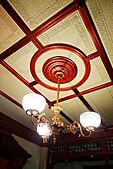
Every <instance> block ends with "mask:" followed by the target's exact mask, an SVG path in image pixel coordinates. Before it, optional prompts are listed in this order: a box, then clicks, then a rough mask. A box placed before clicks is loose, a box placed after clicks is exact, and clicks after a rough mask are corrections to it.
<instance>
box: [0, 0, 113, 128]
mask: <svg viewBox="0 0 113 169" xmlns="http://www.w3.org/2000/svg"><path fill="white" fill-rule="evenodd" d="M112 16H113V1H112V0H109V1H108V0H96V1H91V0H86V1H83V0H73V1H71V0H43V1H41V0H38V1H36V0H32V1H30V0H18V2H17V1H16V0H2V1H1V6H0V32H1V38H0V53H1V56H0V63H1V65H0V89H1V101H0V111H1V112H2V113H4V114H6V115H7V116H10V117H11V118H13V119H15V120H16V121H18V122H20V123H22V124H23V125H25V126H27V127H29V128H31V129H33V130H35V129H36V128H35V127H34V126H33V125H32V123H31V119H30V117H28V116H27V115H26V113H25V112H24V110H23V109H22V106H21V102H22V98H23V96H24V95H25V94H27V93H30V92H35V93H39V94H41V95H43V96H44V97H45V98H46V101H47V106H46V109H45V110H44V111H45V113H46V115H47V117H48V118H49V119H50V118H51V117H52V116H53V113H52V111H51V109H50V107H51V105H53V104H54V103H55V100H56V88H57V84H56V83H54V82H51V81H50V80H49V79H48V78H49V77H50V76H49V75H50V72H49V73H48V72H46V73H44V69H45V68H44V67H43V65H44V63H45V62H46V63H47V62H48V60H50V58H52V59H53V57H57V56H60V57H66V58H69V60H71V62H72V63H74V65H75V69H73V67H72V68H69V70H70V71H69V72H68V74H69V77H70V78H71V77H72V76H73V74H74V76H73V78H71V80H70V81H69V82H67V80H66V82H67V83H63V84H61V92H60V99H59V101H60V105H61V106H62V108H63V109H62V112H61V118H62V120H63V121H64V122H65V123H69V122H72V121H73V120H78V121H79V116H80V114H81V113H83V112H85V111H96V112H98V113H99V114H100V115H101V117H102V126H104V127H105V126H111V125H113V115H112V114H113V71H112V65H113V45H112V44H113V20H112ZM56 64H57V62H56ZM50 68H51V67H50ZM49 71H51V70H49ZM45 74H46V75H45ZM51 79H52V78H51Z"/></svg>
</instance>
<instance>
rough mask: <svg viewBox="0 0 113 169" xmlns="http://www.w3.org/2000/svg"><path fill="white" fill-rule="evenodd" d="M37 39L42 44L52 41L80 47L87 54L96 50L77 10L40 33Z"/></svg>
mask: <svg viewBox="0 0 113 169" xmlns="http://www.w3.org/2000/svg"><path fill="white" fill-rule="evenodd" d="M73 35H74V36H73ZM38 39H39V40H40V41H41V42H42V43H43V44H44V45H47V44H52V43H65V44H70V45H73V46H75V47H77V48H79V49H81V50H82V51H83V52H84V53H85V54H87V55H88V54H90V53H92V52H95V51H96V48H95V46H94V44H93V42H92V40H91V38H90V36H89V33H88V31H87V30H86V28H85V25H84V23H83V21H82V19H81V17H80V15H79V13H78V12H74V13H73V14H71V15H70V16H68V17H67V18H65V19H64V20H63V21H61V22H59V23H58V24H56V25H55V26H53V27H52V28H50V29H49V30H47V31H46V32H44V33H42V34H41V35H40V36H39V37H38Z"/></svg>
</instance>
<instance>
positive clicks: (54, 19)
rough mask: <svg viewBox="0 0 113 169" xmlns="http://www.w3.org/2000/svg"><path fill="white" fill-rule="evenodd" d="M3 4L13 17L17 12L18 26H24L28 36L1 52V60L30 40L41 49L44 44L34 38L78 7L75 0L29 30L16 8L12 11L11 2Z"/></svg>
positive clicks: (16, 20) (23, 28)
mask: <svg viewBox="0 0 113 169" xmlns="http://www.w3.org/2000/svg"><path fill="white" fill-rule="evenodd" d="M7 4H8V5H7ZM3 6H4V8H6V10H8V11H10V10H11V12H10V15H11V17H13V16H12V15H13V12H14V13H15V16H17V19H16V17H14V19H15V22H17V24H18V26H20V27H21V28H22V30H23V31H25V33H26V34H27V35H28V36H26V37H25V38H23V39H21V40H20V41H19V42H17V43H16V44H14V45H13V46H12V47H10V48H9V49H7V50H6V51H5V52H3V53H2V54H1V57H0V60H1V61H2V60H4V59H6V58H7V57H8V56H10V55H11V54H13V53H14V52H16V51H17V50H18V49H20V48H21V47H23V46H24V45H26V44H27V43H29V42H30V41H33V43H34V44H35V46H38V48H39V49H41V48H42V45H41V44H40V42H39V41H37V43H36V42H34V39H33V38H37V36H39V35H40V34H42V33H43V32H45V31H46V30H48V29H49V28H51V27H52V26H54V25H55V24H57V23H58V22H60V21H61V20H63V19H64V18H65V17H67V16H68V15H70V14H71V13H73V12H74V11H76V10H77V9H78V7H77V6H76V4H75V3H74V2H72V3H71V4H69V5H68V6H67V7H65V8H64V9H62V10H61V11H60V12H58V13H57V14H56V15H54V16H53V17H51V18H50V19H49V20H47V21H46V22H44V23H43V24H42V25H40V26H39V27H38V28H36V29H35V30H34V31H31V32H29V31H28V30H27V27H26V25H25V24H23V22H20V20H21V18H20V17H19V16H18V15H17V14H16V12H15V11H14V9H13V12H12V8H10V5H9V3H8V2H4V1H3ZM6 6H8V7H6ZM7 8H8V9H7ZM18 20H19V21H18ZM24 26H25V27H24ZM28 29H29V28H28ZM29 33H30V35H29ZM38 42H39V43H38Z"/></svg>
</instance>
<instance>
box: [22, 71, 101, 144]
mask: <svg viewBox="0 0 113 169" xmlns="http://www.w3.org/2000/svg"><path fill="white" fill-rule="evenodd" d="M54 75H55V78H56V80H57V82H58V88H57V99H56V104H54V106H52V107H51V109H52V111H53V117H52V120H51V122H50V121H48V120H47V117H46V115H45V113H42V112H43V110H44V108H45V106H46V100H45V98H44V97H43V96H41V95H39V94H35V93H30V94H27V95H25V96H24V98H23V100H22V106H23V108H24V110H25V111H26V113H27V115H29V116H31V119H32V123H33V124H34V125H36V126H37V132H38V134H39V135H40V136H41V137H42V139H43V143H47V142H48V139H49V137H51V136H52V137H53V142H54V143H55V142H56V138H57V136H58V135H59V134H60V133H61V132H62V130H63V129H66V130H67V131H68V132H71V133H73V134H76V133H79V134H78V136H79V137H80V136H83V137H89V136H90V135H91V134H92V132H93V131H94V130H95V128H96V127H98V126H99V125H100V123H101V117H100V115H99V114H97V113H95V112H85V113H82V114H81V115H80V123H81V124H80V123H79V122H77V121H74V122H73V123H71V124H69V125H64V123H63V122H62V120H61V118H60V111H61V110H62V107H61V106H60V105H59V92H60V82H61V80H62V79H63V78H64V72H63V71H61V70H60V71H56V72H55V74H54ZM85 131H87V132H85ZM86 133H87V134H86Z"/></svg>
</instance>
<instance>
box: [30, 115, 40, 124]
mask: <svg viewBox="0 0 113 169" xmlns="http://www.w3.org/2000/svg"><path fill="white" fill-rule="evenodd" d="M31 122H32V123H33V125H35V126H37V125H38V123H39V120H38V117H36V116H33V115H32V116H31Z"/></svg>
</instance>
